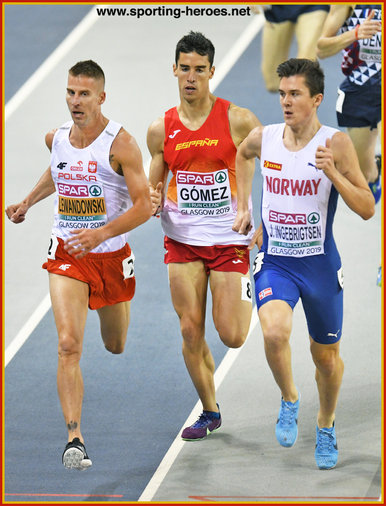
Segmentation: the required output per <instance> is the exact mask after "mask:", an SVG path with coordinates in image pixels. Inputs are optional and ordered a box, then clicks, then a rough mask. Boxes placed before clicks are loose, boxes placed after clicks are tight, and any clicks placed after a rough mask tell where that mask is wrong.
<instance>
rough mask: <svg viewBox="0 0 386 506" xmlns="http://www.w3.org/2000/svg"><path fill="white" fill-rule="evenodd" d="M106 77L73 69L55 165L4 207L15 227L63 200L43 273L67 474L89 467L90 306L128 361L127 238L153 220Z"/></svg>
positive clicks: (49, 138) (108, 343)
mask: <svg viewBox="0 0 386 506" xmlns="http://www.w3.org/2000/svg"><path fill="white" fill-rule="evenodd" d="M104 82H105V80H104V73H103V70H102V69H101V68H100V67H99V65H97V64H96V63H95V62H93V61H91V60H88V61H83V62H78V63H77V64H76V65H74V66H73V67H72V68H71V69H70V70H69V75H68V84H67V95H66V100H67V105H68V108H69V111H70V114H71V118H72V121H70V122H68V123H65V124H64V125H63V126H62V127H60V128H59V129H57V130H53V131H51V132H49V133H48V134H47V135H46V144H47V146H48V148H49V150H50V151H51V164H50V167H49V168H48V169H47V170H46V171H45V172H44V174H43V175H42V177H41V178H40V180H39V182H38V183H37V185H36V186H35V187H34V188H33V190H32V191H31V192H30V193H29V195H27V197H26V198H25V199H24V200H23V201H22V202H20V203H19V204H14V205H10V206H8V207H7V209H6V213H7V216H8V218H9V219H10V220H11V221H13V222H14V223H21V222H22V221H24V219H25V215H26V213H27V211H28V209H29V208H30V207H31V206H33V205H34V204H36V203H37V202H39V201H40V200H42V199H44V198H46V197H48V196H49V195H51V194H53V193H55V203H54V218H55V219H54V226H53V229H52V236H51V239H50V241H49V246H48V258H47V262H46V263H44V265H43V267H44V268H45V269H47V270H48V272H49V283H50V295H51V302H52V309H53V312H54V317H55V323H56V327H57V331H58V337H59V346H58V375H57V383H58V394H59V399H60V402H61V405H62V410H63V415H64V419H65V422H66V426H67V430H68V444H67V445H66V447H65V450H64V452H63V456H62V461H63V464H64V465H65V467H67V468H75V469H80V470H82V469H86V468H87V467H90V466H91V460H90V459H89V458H88V455H87V452H86V448H85V446H84V439H83V436H82V433H81V430H80V422H81V412H82V400H83V379H82V373H81V370H80V366H79V361H80V358H81V354H82V346H83V337H84V336H83V334H84V328H85V324H86V318H87V312H88V307H89V308H91V309H97V311H98V315H99V318H100V323H101V333H102V339H103V342H104V344H105V347H106V349H107V350H108V351H110V352H111V353H122V352H123V350H124V346H125V341H126V334H127V329H128V326H129V321H130V300H131V299H132V297H133V296H134V291H135V277H134V254H133V253H132V252H131V249H130V247H129V245H128V244H127V242H126V234H127V232H128V231H129V230H132V229H133V228H135V227H137V226H139V225H140V224H141V223H144V222H145V221H146V220H147V219H148V218H149V217H150V215H151V201H150V197H149V189H148V183H147V180H146V176H145V173H144V170H143V166H142V157H141V153H140V151H139V148H138V146H137V144H136V142H135V140H134V138H133V137H132V136H131V135H130V134H129V133H128V132H126V131H125V130H124V129H123V128H122V127H121V125H119V124H118V123H115V122H114V121H109V120H108V119H107V118H105V117H104V116H103V115H102V112H101V105H102V104H103V103H104V101H105V97H106V94H105V91H104Z"/></svg>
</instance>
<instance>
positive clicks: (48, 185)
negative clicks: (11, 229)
mask: <svg viewBox="0 0 386 506" xmlns="http://www.w3.org/2000/svg"><path fill="white" fill-rule="evenodd" d="M54 191H55V185H54V182H53V180H52V177H51V167H48V169H47V170H46V171H45V172H44V173H43V175H42V176H41V178H40V179H39V181H38V182H37V184H36V186H35V187H34V188H33V189H32V191H31V192H30V193H29V194H28V195H27V196H26V198H25V199H23V200H22V201H21V202H19V203H18V204H11V205H9V206H8V207H7V208H6V210H5V212H6V214H7V216H8V218H9V219H10V220H11V221H12V222H13V223H22V222H23V221H24V220H25V215H26V213H27V211H28V209H29V208H30V207H32V206H33V205H34V204H37V203H38V202H40V201H41V200H43V199H45V198H46V197H48V196H49V195H52V194H53V193H54Z"/></svg>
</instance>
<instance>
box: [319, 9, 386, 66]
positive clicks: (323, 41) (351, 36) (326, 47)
mask: <svg viewBox="0 0 386 506" xmlns="http://www.w3.org/2000/svg"><path fill="white" fill-rule="evenodd" d="M352 8H353V5H352V6H350V5H331V6H330V11H329V13H328V16H327V18H326V21H325V23H324V26H323V30H322V35H321V36H320V38H319V40H318V43H317V55H318V57H319V58H327V57H329V56H332V55H334V54H336V53H338V52H339V51H341V50H342V49H344V48H346V47H348V46H350V45H351V44H352V43H353V42H355V41H356V40H359V39H371V38H372V37H373V35H375V34H376V33H377V32H378V31H380V30H381V29H382V27H381V23H380V22H379V21H377V20H374V19H373V18H374V14H375V13H374V11H372V12H371V13H370V14H369V16H368V17H367V19H366V20H365V21H364V22H363V23H362V24H360V25H358V27H357V28H356V29H353V30H348V31H346V32H343V33H341V34H339V35H337V32H338V30H339V28H341V26H342V25H343V23H344V22H345V20H346V19H347V18H348V17H349V15H350V13H351V11H352Z"/></svg>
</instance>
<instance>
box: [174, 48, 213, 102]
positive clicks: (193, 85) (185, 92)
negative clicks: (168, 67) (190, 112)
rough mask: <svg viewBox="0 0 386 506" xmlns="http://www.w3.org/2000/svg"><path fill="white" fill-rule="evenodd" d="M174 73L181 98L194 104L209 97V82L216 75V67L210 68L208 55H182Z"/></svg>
mask: <svg viewBox="0 0 386 506" xmlns="http://www.w3.org/2000/svg"><path fill="white" fill-rule="evenodd" d="M173 72H174V75H175V76H176V77H177V79H178V88H179V91H180V96H181V98H184V99H185V100H187V101H188V102H193V101H194V100H197V99H199V98H204V97H205V96H207V95H209V80H210V79H212V76H213V74H214V67H210V64H209V59H208V56H207V55H205V56H201V55H199V54H197V53H195V52H193V53H180V56H179V59H178V63H177V65H176V64H174V65H173Z"/></svg>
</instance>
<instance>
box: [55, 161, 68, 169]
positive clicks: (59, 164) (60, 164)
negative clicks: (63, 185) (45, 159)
mask: <svg viewBox="0 0 386 506" xmlns="http://www.w3.org/2000/svg"><path fill="white" fill-rule="evenodd" d="M66 165H67V162H59V163H58V165H57V166H56V168H57V169H59V170H63V169H64V167H65V166H66Z"/></svg>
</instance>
